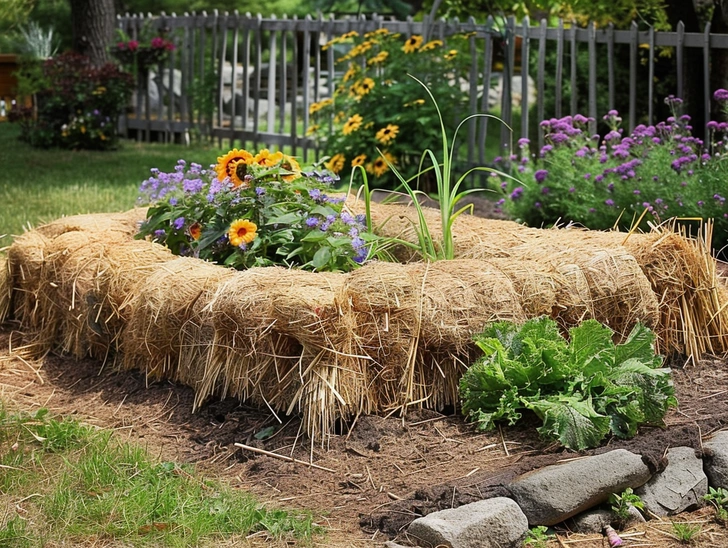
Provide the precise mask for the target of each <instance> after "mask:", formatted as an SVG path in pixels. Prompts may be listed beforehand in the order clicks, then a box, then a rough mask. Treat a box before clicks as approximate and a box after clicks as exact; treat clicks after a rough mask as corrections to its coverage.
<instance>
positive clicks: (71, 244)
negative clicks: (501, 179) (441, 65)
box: [0, 200, 728, 438]
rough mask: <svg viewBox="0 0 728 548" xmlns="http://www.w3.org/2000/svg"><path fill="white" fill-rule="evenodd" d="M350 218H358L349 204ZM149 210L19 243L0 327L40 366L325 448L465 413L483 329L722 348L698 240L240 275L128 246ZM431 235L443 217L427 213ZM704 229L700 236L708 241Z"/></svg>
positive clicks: (59, 225)
mask: <svg viewBox="0 0 728 548" xmlns="http://www.w3.org/2000/svg"><path fill="white" fill-rule="evenodd" d="M348 205H349V207H350V208H351V209H352V210H353V211H358V210H360V209H361V208H362V207H363V206H362V204H361V203H358V202H356V201H354V200H350V201H349V203H348ZM145 213H146V212H145V211H144V210H132V211H130V212H127V213H124V214H116V215H83V216H78V217H71V218H66V219H61V220H59V221H56V222H54V223H51V224H49V225H45V226H43V227H41V228H39V229H38V230H36V231H32V232H28V233H26V234H24V235H22V236H20V237H18V238H17V239H16V240H15V242H14V243H13V245H12V246H11V247H10V248H9V250H8V255H7V260H6V262H5V265H2V264H0V270H1V271H2V273H0V319H4V318H6V317H14V318H15V319H16V320H18V321H19V322H20V323H21V325H22V328H23V329H24V330H25V331H26V333H27V334H28V336H29V339H30V340H31V348H33V349H34V350H35V351H36V353H37V354H43V353H45V352H48V351H50V350H55V351H60V352H65V353H70V354H72V355H75V356H77V357H82V356H86V355H90V356H95V357H106V356H108V355H113V356H114V358H115V360H116V362H117V364H118V365H119V366H120V367H122V368H134V369H140V370H143V371H145V372H146V374H147V375H148V376H149V377H150V378H153V379H159V378H171V379H174V380H177V381H179V382H182V383H184V384H187V385H189V386H191V387H193V388H194V389H195V392H196V400H195V406H196V407H197V406H199V405H201V404H202V403H203V402H204V401H205V400H206V399H207V398H209V397H210V396H217V397H226V396H233V397H239V398H242V399H247V400H250V401H253V402H256V403H258V404H260V405H265V406H267V407H268V408H270V409H271V411H272V412H274V413H287V414H290V413H301V414H302V416H303V419H304V426H305V428H306V431H307V432H308V433H309V434H310V435H311V436H312V437H315V438H324V437H325V436H326V435H327V434H329V433H330V432H331V431H332V430H333V426H334V424H335V423H336V421H337V420H338V419H341V418H343V419H351V418H353V417H356V416H358V415H359V414H361V413H382V412H393V411H400V412H403V413H404V412H406V411H407V409H408V408H410V407H412V406H418V407H421V406H426V407H431V408H442V407H444V406H448V405H453V404H456V403H457V385H458V381H459V379H460V377H461V375H462V373H463V371H464V370H465V368H466V367H467V366H468V364H469V363H470V362H471V361H472V360H473V359H475V358H476V357H477V352H476V348H475V347H474V345H473V343H472V335H473V334H474V333H476V332H478V331H480V330H482V328H483V327H484V326H485V325H486V324H487V323H488V322H491V321H496V320H511V321H514V322H523V321H525V320H526V319H527V318H530V317H535V316H539V315H542V314H546V315H549V316H551V317H553V318H555V319H556V320H557V321H558V322H559V323H560V324H561V325H562V326H563V327H564V329H567V328H568V327H570V326H573V325H576V324H578V323H579V322H580V321H582V320H584V319H587V318H596V319H598V320H600V321H602V322H604V323H606V324H608V325H609V326H610V327H611V328H612V329H613V330H614V331H615V333H616V335H617V337H624V336H626V334H627V333H628V332H629V331H630V329H631V328H632V326H633V325H634V324H635V323H636V322H638V321H641V322H644V323H646V324H648V325H650V326H651V327H653V328H654V329H655V330H656V332H657V333H658V336H659V343H660V350H661V351H662V352H663V353H675V352H677V353H681V354H684V355H686V356H687V357H689V358H691V359H699V358H700V357H701V356H702V355H703V354H706V353H710V354H717V355H720V354H724V353H726V351H728V305H727V304H726V303H728V290H726V288H725V287H722V286H721V284H720V283H719V282H718V278H717V275H716V271H715V261H714V260H713V259H712V258H711V257H710V254H709V251H708V248H706V247H705V241H704V240H705V238H702V239H700V238H698V239H690V238H687V237H686V236H685V235H684V234H680V233H677V232H675V231H673V230H670V229H669V228H666V227H662V228H658V229H656V230H655V231H653V232H652V233H650V234H629V235H627V234H624V233H596V232H589V231H585V230H577V229H557V230H537V229H530V228H526V227H523V226H520V225H517V224H515V223H511V222H507V221H493V220H486V219H479V218H475V217H472V216H461V217H460V218H459V220H458V221H457V222H456V224H455V235H456V238H455V239H456V253H457V255H458V258H457V259H455V260H453V261H442V262H436V263H425V262H422V261H418V260H417V257H416V256H414V255H413V254H412V253H411V251H406V250H405V249H402V250H399V251H400V257H401V258H402V259H405V260H406V262H404V263H403V264H398V263H377V262H374V263H370V264H367V265H365V266H364V267H363V268H361V269H358V270H356V271H354V272H351V273H348V274H337V273H333V274H331V273H320V274H319V273H311V272H304V271H297V270H288V269H285V268H281V267H270V268H253V269H251V270H248V271H244V272H237V271H233V270H228V269H224V268H221V267H218V266H214V265H211V264H209V263H205V262H203V261H200V260H197V259H192V258H184V257H174V256H172V255H171V254H170V253H169V251H168V250H166V249H165V248H163V247H161V246H158V245H156V244H152V243H149V242H144V241H136V240H134V239H133V234H134V232H135V230H136V226H137V224H138V222H139V221H140V220H142V219H143V218H144V215H145ZM372 214H373V218H374V220H375V224H379V225H380V228H379V231H380V233H382V234H385V235H390V236H397V237H398V238H403V239H407V240H410V241H416V237H415V233H414V230H413V220H414V219H415V218H416V216H415V215H414V211H413V210H412V208H408V207H406V206H402V205H395V206H385V205H378V204H374V205H373V212H372ZM426 217H427V218H428V222H429V224H430V228H431V229H432V232H433V233H434V234H435V235H436V237H437V233H438V232H439V229H438V227H439V217H438V213H437V212H436V211H432V210H428V211H426ZM706 234H707V233H706Z"/></svg>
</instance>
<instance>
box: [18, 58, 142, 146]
mask: <svg viewBox="0 0 728 548" xmlns="http://www.w3.org/2000/svg"><path fill="white" fill-rule="evenodd" d="M19 80H20V82H19V87H20V88H21V89H22V91H23V93H24V94H26V95H33V96H34V97H35V100H36V110H37V112H34V111H33V109H30V108H25V109H16V111H14V112H13V116H12V118H11V120H12V121H15V122H19V123H20V124H21V127H22V133H21V138H22V139H24V140H26V141H28V142H29V143H30V144H31V145H33V146H36V147H51V146H59V147H63V148H71V149H108V148H110V147H112V146H113V145H114V144H115V142H116V128H117V120H118V117H119V114H121V112H122V110H123V109H124V108H125V105H126V103H127V101H128V99H129V96H130V94H131V91H132V86H133V82H132V77H131V75H129V74H128V73H126V72H123V71H122V70H121V69H119V67H117V66H116V65H114V64H112V63H107V64H105V65H103V66H101V67H95V66H93V65H92V64H91V63H90V60H89V59H88V58H87V57H85V56H83V55H79V54H76V53H70V52H69V53H64V54H61V55H58V56H56V57H54V58H52V59H48V60H46V61H44V62H42V63H40V64H39V63H38V62H37V61H28V62H27V64H26V66H25V67H24V68H23V69H22V70H21V71H20V74H19Z"/></svg>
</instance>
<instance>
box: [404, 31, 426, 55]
mask: <svg viewBox="0 0 728 548" xmlns="http://www.w3.org/2000/svg"><path fill="white" fill-rule="evenodd" d="M421 45H422V36H420V35H419V34H413V35H412V36H410V37H409V39H408V40H407V41H406V42H405V43H404V46H402V51H403V52H405V53H414V52H416V51H417V50H418V49H420V46H421Z"/></svg>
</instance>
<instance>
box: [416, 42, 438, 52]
mask: <svg viewBox="0 0 728 548" xmlns="http://www.w3.org/2000/svg"><path fill="white" fill-rule="evenodd" d="M442 45H443V44H442V40H430V41H429V42H427V43H426V44H425V45H424V46H422V47H421V48H420V51H430V50H433V49H435V48H441V47H442Z"/></svg>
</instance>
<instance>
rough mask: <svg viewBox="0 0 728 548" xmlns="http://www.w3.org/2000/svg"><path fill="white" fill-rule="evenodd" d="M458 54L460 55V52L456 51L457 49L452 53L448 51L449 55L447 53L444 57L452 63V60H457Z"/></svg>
mask: <svg viewBox="0 0 728 548" xmlns="http://www.w3.org/2000/svg"><path fill="white" fill-rule="evenodd" d="M457 54H458V50H456V49H451V50H450V51H448V52H447V53H446V54H445V55H444V58H445V59H446V60H448V61H450V60H451V59H454V58H455V56H456V55H457Z"/></svg>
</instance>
